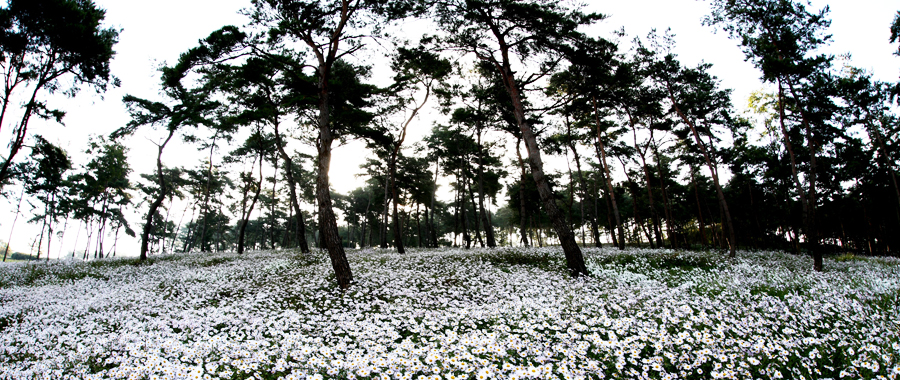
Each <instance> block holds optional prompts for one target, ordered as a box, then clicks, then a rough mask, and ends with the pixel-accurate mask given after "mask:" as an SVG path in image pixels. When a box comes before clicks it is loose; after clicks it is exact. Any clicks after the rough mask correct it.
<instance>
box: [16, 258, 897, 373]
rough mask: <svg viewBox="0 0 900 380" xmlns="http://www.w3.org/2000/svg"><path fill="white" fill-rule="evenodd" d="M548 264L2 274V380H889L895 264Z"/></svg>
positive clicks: (247, 263) (168, 264)
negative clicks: (341, 285) (570, 270)
mask: <svg viewBox="0 0 900 380" xmlns="http://www.w3.org/2000/svg"><path fill="white" fill-rule="evenodd" d="M585 255H586V262H587V266H588V269H589V270H590V271H591V272H592V276H591V277H588V278H582V279H573V278H571V277H569V276H568V275H566V272H565V269H564V262H563V259H562V252H561V251H560V250H559V248H528V249H522V248H502V249H497V250H493V251H489V250H480V249H473V250H469V251H466V250H461V249H440V250H420V251H416V250H413V252H412V253H408V254H405V255H398V254H395V253H390V252H388V251H379V250H367V251H361V252H353V253H350V257H349V258H350V264H351V267H352V268H353V271H354V276H355V280H356V283H355V284H353V286H352V287H351V288H350V289H349V290H348V291H347V292H345V293H342V292H340V291H339V290H338V289H337V286H336V284H335V281H334V280H333V275H330V272H331V265H330V263H329V262H328V259H327V255H325V254H324V253H316V254H312V255H307V256H303V255H300V254H297V253H294V252H288V251H265V252H255V253H251V254H245V255H243V256H237V255H235V254H187V255H171V256H162V257H157V258H154V261H153V262H152V264H150V265H140V266H137V265H133V261H132V260H128V259H119V260H109V261H100V262H88V263H81V262H61V263H51V264H49V265H48V264H11V265H5V266H2V267H0V379H35V378H37V379H67V378H69V379H82V378H86V379H90V378H97V379H107V378H113V379H250V378H254V379H259V378H262V379H281V378H283V379H303V378H307V379H325V378H345V379H376V378H391V379H420V378H424V379H473V378H474V379H479V380H481V379H487V378H499V379H531V378H552V379H579V378H629V379H631V378H634V379H639V378H652V379H686V378H690V379H706V378H735V379H737V378H741V379H743V378H762V379H777V378H876V377H878V376H883V377H885V378H891V379H894V378H897V376H898V375H900V360H898V354H900V340H898V337H900V310H898V309H900V301H898V295H900V261H898V260H896V259H857V258H852V257H850V258H849V259H848V258H847V257H844V258H843V260H839V261H838V260H827V261H826V271H825V272H823V273H815V272H812V271H811V269H810V268H811V267H812V264H811V260H809V259H807V258H806V257H799V256H793V255H788V254H785V253H780V252H745V251H741V252H738V258H737V259H736V260H728V259H726V258H723V257H721V256H719V255H718V254H715V253H696V252H678V251H670V250H642V249H629V250H626V251H624V252H623V251H618V250H615V249H612V248H604V249H585Z"/></svg>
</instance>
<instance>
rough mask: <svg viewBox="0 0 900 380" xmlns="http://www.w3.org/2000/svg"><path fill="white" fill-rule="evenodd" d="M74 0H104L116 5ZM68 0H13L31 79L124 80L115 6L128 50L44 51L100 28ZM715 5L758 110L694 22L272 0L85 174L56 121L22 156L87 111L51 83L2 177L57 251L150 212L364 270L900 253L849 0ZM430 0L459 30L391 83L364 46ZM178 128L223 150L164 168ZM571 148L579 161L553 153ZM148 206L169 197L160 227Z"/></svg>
mask: <svg viewBox="0 0 900 380" xmlns="http://www.w3.org/2000/svg"><path fill="white" fill-rule="evenodd" d="M59 3H66V4H69V5H73V6H74V5H77V7H76V8H78V9H79V12H83V13H84V14H88V15H94V18H96V19H97V20H102V16H103V11H102V10H98V9H95V8H94V6H93V4H90V3H83V2H74V1H70V2H66V1H61V2H59ZM70 3H71V4H70ZM53 4H57V3H53V2H46V3H45V2H34V3H32V2H29V3H24V2H21V1H11V2H10V4H9V6H8V7H7V8H6V9H4V13H3V15H2V16H3V17H4V18H6V21H7V23H6V24H4V25H12V26H7V29H6V33H7V35H9V36H14V37H16V36H21V37H22V39H21V40H17V39H16V38H6V39H4V40H2V41H0V42H2V43H3V59H4V60H3V63H4V65H5V66H4V67H5V72H6V73H7V74H5V75H6V78H7V83H17V82H15V80H13V81H12V82H11V81H10V79H11V78H13V79H14V78H21V79H18V80H19V81H20V83H23V84H24V85H23V86H31V87H28V88H31V89H34V91H35V93H39V92H40V91H41V90H42V88H43V87H42V86H47V83H44V82H41V80H40V79H39V78H38V79H36V78H35V77H34V75H32V74H28V75H26V74H22V73H34V72H37V71H36V70H39V69H43V70H45V71H53V70H68V71H65V72H62V73H61V74H60V75H66V74H67V73H68V74H74V75H72V77H73V78H75V79H76V80H75V83H76V87H75V89H77V86H80V85H83V84H85V83H87V84H93V85H95V86H96V87H98V88H101V89H102V87H103V86H105V85H106V84H107V83H108V82H109V81H112V80H113V79H111V77H110V76H109V73H108V61H109V59H110V58H111V55H109V54H105V55H104V54H95V55H94V56H89V54H88V53H91V54H94V53H96V52H97V51H101V52H106V51H107V50H108V49H111V47H112V45H113V44H114V43H115V41H116V33H117V32H115V31H114V30H102V29H100V28H99V27H97V26H96V25H99V24H96V25H95V27H94V31H93V34H92V35H91V36H90V38H93V39H94V40H96V41H98V42H97V43H96V45H97V46H102V47H104V49H107V50H103V49H99V50H98V49H94V50H91V51H87V50H85V51H74V52H72V53H71V54H73V55H75V56H77V57H80V58H79V59H82V61H77V62H75V63H73V64H71V65H70V66H67V67H61V66H58V65H60V64H61V63H59V62H63V61H64V62H69V61H66V60H65V59H62V60H53V59H49V60H41V59H40V58H42V57H45V58H52V57H55V56H54V55H53V54H57V53H56V52H57V51H60V49H62V48H71V49H75V50H77V46H76V47H72V46H71V44H69V41H68V40H67V39H66V38H63V37H60V35H59V34H58V33H56V34H53V33H51V31H45V30H42V29H40V28H44V27H47V25H45V24H40V23H36V22H35V21H34V20H33V18H31V17H26V16H27V15H30V14H32V13H29V12H33V11H34V9H31V7H52V6H57V5H53ZM710 6H711V12H710V15H709V16H708V17H707V18H706V20H705V23H707V24H708V25H709V26H710V27H711V28H717V29H721V30H723V31H725V32H727V33H728V34H729V35H730V36H731V37H732V38H733V39H734V40H735V42H736V44H738V45H739V46H740V47H741V49H742V50H743V51H744V53H745V54H746V58H747V59H748V60H749V61H750V62H752V63H753V64H754V65H755V66H756V67H757V68H758V69H759V71H760V75H761V79H762V81H763V90H760V91H758V92H756V93H755V94H754V95H753V96H752V97H751V99H750V104H749V107H750V109H751V111H752V113H751V114H741V113H738V112H737V111H736V110H735V107H734V105H733V104H732V101H731V100H732V99H731V91H730V90H729V89H725V88H722V87H721V85H720V82H719V80H718V79H717V78H715V77H714V76H713V75H711V74H710V67H711V65H710V64H705V63H704V64H700V65H697V66H688V65H685V64H684V63H682V62H681V61H679V59H678V57H677V56H676V55H675V54H674V53H672V50H673V47H674V36H671V35H668V34H657V33H655V32H654V33H652V34H650V35H648V36H646V37H644V38H635V39H634V40H633V41H632V43H631V44H630V45H629V46H630V47H631V48H630V49H628V48H627V47H626V46H616V45H615V44H613V43H612V42H610V41H608V40H605V39H603V38H599V37H594V36H588V35H586V34H584V33H583V32H581V30H583V27H584V26H587V25H591V24H593V23H595V22H597V21H599V20H601V19H602V18H603V16H601V15H599V14H593V13H584V12H583V11H582V10H581V9H579V8H577V7H569V6H568V5H566V4H563V3H559V2H555V1H543V0H535V1H522V2H519V1H507V0H477V1H473V0H468V1H456V0H447V1H439V2H436V3H434V2H429V3H428V4H425V3H424V2H419V1H414V0H406V1H391V2H377V1H376V2H355V1H349V0H335V1H287V2H285V1H274V0H273V1H255V2H253V4H252V6H251V7H250V8H249V9H248V10H247V14H248V16H249V17H250V20H251V21H250V23H249V24H248V25H246V26H244V27H242V28H238V27H235V26H225V27H223V28H221V29H219V30H217V31H215V32H213V33H211V34H210V35H209V37H207V38H205V39H204V40H201V41H199V45H198V46H197V47H195V48H193V49H190V50H189V51H187V52H185V53H183V54H182V55H181V57H180V58H179V60H178V61H177V63H176V64H174V65H172V66H167V67H163V68H162V69H161V70H160V73H161V76H160V85H161V89H160V93H161V94H162V99H161V100H159V101H157V100H150V99H144V98H141V97H138V96H133V95H128V96H126V97H125V98H124V99H123V100H124V103H125V105H126V107H128V110H129V112H130V114H131V117H132V121H131V122H130V123H129V124H128V125H127V126H124V127H122V128H120V129H118V130H117V131H115V132H114V133H112V134H111V135H110V136H109V137H108V138H106V137H99V138H97V139H95V140H94V141H93V142H92V144H91V146H90V147H89V149H88V150H87V152H86V153H87V154H89V155H90V156H91V161H90V163H88V164H87V165H86V166H85V167H83V168H79V169H78V170H75V172H76V173H75V174H68V172H69V171H70V170H72V168H71V166H72V165H71V164H70V162H69V159H68V157H67V153H66V152H65V151H63V150H62V149H60V148H59V147H55V146H53V144H51V143H49V142H47V140H45V139H43V138H41V137H40V136H33V137H32V141H33V142H34V143H33V144H32V145H31V146H29V148H31V150H32V154H31V156H30V157H29V158H28V159H26V160H23V161H21V162H19V163H17V164H15V165H10V162H12V159H13V157H14V156H15V155H16V152H17V151H18V149H20V148H21V147H25V145H24V143H23V142H22V141H24V136H25V133H26V132H25V131H26V127H27V123H28V119H29V118H30V116H31V115H36V116H39V117H45V118H46V117H58V118H61V117H62V115H61V114H60V113H58V112H60V111H54V110H52V109H50V108H48V106H47V105H46V104H44V103H41V102H40V101H37V100H32V102H31V103H27V104H26V107H25V109H24V110H23V112H24V115H25V116H24V117H23V118H22V120H21V121H20V122H19V123H18V124H17V125H16V127H15V128H16V133H17V135H16V136H22V137H21V138H19V137H16V138H17V139H19V140H15V141H14V142H13V144H11V146H12V147H13V150H12V151H11V152H10V154H9V155H8V157H9V159H8V160H7V161H6V162H5V163H4V166H3V167H2V171H0V180H2V181H3V183H6V184H8V183H12V182H14V181H18V182H20V183H22V184H23V185H24V186H23V187H22V193H21V194H6V196H7V198H8V199H10V200H11V201H12V202H15V201H19V202H21V199H23V197H24V198H27V199H28V201H29V202H32V201H36V202H35V205H40V206H39V207H36V210H38V211H36V213H35V215H36V216H34V217H33V218H32V219H31V220H30V221H31V222H34V223H40V224H41V225H42V230H41V237H40V238H39V240H40V241H41V242H42V243H39V244H38V245H39V246H40V245H41V244H45V245H46V246H47V250H48V251H49V250H50V243H51V237H52V236H54V231H55V230H57V229H59V225H60V224H62V225H63V228H62V230H65V229H66V225H68V223H75V222H77V223H79V226H80V227H79V231H81V230H83V231H85V235H86V240H87V243H82V244H85V249H84V250H83V251H82V255H83V257H84V258H87V257H89V256H91V257H98V258H99V257H104V256H107V255H110V254H114V253H115V246H116V241H117V240H116V239H117V238H118V236H119V234H120V233H125V234H130V235H136V234H139V235H140V238H141V242H142V247H141V258H142V259H143V258H146V256H147V255H148V254H150V253H153V252H159V251H184V252H190V251H222V250H235V251H237V252H238V253H241V252H243V251H244V250H246V249H248V248H253V249H273V248H299V249H300V250H301V251H303V252H308V251H309V250H310V248H311V247H321V248H325V249H326V250H327V251H328V253H329V255H330V257H331V260H332V264H333V265H334V270H335V273H336V274H337V279H338V282H339V283H340V285H341V287H346V286H348V285H349V284H350V281H351V280H352V274H351V272H350V268H349V264H347V261H346V257H345V254H344V248H346V247H371V246H379V247H382V248H393V249H396V250H397V251H398V252H401V253H402V252H403V251H404V247H408V246H416V247H437V246H447V245H455V246H464V247H467V248H468V247H471V246H473V245H481V246H487V247H494V246H497V245H509V244H521V245H544V244H558V245H560V246H561V247H562V249H563V251H564V253H565V255H566V259H567V263H568V267H569V270H570V271H571V272H572V273H573V274H576V275H577V274H584V273H587V270H586V269H585V267H584V263H583V259H582V257H581V252H580V248H579V244H581V245H588V244H590V245H595V246H601V245H602V243H601V242H610V243H611V244H613V245H614V246H618V247H620V248H624V246H625V245H626V244H628V245H635V244H640V245H647V246H650V247H672V248H702V247H719V248H722V249H726V250H728V251H730V254H731V255H732V256H733V255H734V254H735V249H736V248H737V247H747V248H777V249H788V250H793V251H796V252H808V253H810V254H811V255H812V256H813V257H814V258H815V266H816V269H819V270H821V268H822V256H823V255H824V254H826V253H827V252H829V251H836V250H841V251H847V250H852V251H855V252H859V253H865V254H894V253H896V251H897V247H898V244H900V188H898V183H897V178H896V176H897V161H898V153H900V152H897V150H898V147H900V144H898V141H897V139H898V137H897V136H898V134H897V131H898V119H897V116H896V115H895V114H894V113H893V110H894V107H895V100H896V99H895V98H896V96H897V94H898V84H897V83H882V82H878V81H875V80H873V79H872V73H868V72H866V71H865V70H861V69H858V68H855V67H853V66H852V65H850V64H849V62H848V61H846V60H844V61H839V60H837V59H836V58H835V57H833V56H830V55H826V54H823V53H821V48H822V47H824V46H825V45H826V44H827V43H828V40H829V38H830V37H829V36H828V34H827V27H828V25H829V20H828V13H827V8H826V9H823V10H820V11H814V10H810V9H807V7H806V5H804V4H803V3H802V2H792V1H781V0H777V1H776V0H739V1H733V0H729V1H726V0H712V1H710ZM51 13H52V12H51ZM98 15H99V16H98ZM410 18H417V19H426V20H430V21H431V23H432V24H431V25H433V27H434V30H435V31H436V34H435V35H429V36H423V37H422V38H420V39H419V40H418V41H412V42H411V41H404V40H401V39H400V37H399V36H394V38H393V39H391V40H390V43H389V44H388V43H386V42H385V41H382V42H381V43H380V46H385V44H387V45H390V49H391V53H390V54H389V55H388V56H387V57H385V59H384V64H385V65H389V69H390V71H391V72H392V73H393V77H392V78H391V81H390V83H388V84H384V85H374V84H372V83H370V76H371V74H372V71H373V67H372V66H371V65H372V64H379V61H377V60H376V61H368V62H363V61H362V60H360V59H359V58H357V56H358V55H359V54H361V53H362V52H366V54H375V52H376V50H374V49H372V42H371V39H370V38H371V36H373V35H374V34H378V33H382V32H389V31H392V30H397V29H396V24H397V23H398V22H400V23H402V21H403V20H406V19H410ZM32 24H33V25H32ZM401 25H402V24H401ZM60 27H62V26H60ZM392 28H394V29H392ZM891 31H892V34H891V35H890V36H887V35H886V36H881V37H878V38H886V39H887V38H890V39H891V41H892V42H896V39H897V38H898V35H900V14H898V17H897V18H895V22H894V24H893V26H892V29H891ZM41 33H44V34H46V35H47V36H48V37H47V38H43V39H41V38H30V37H29V36H30V35H43V34H41ZM17 38H18V37H17ZM56 38H59V40H56ZM86 38H87V37H86ZM9 41H19V43H18V44H16V43H12V42H9ZM23 41H24V42H23ZM67 44H68V45H67ZM57 47H59V48H57ZM110 51H111V50H110ZM378 51H382V50H378ZM67 54H68V53H67ZM61 57H69V56H61ZM84 57H87V58H84ZM41 65H45V66H41ZM91 65H93V66H91ZM104 70H106V71H104ZM54 72H55V71H54ZM15 73H19V74H15ZM14 74H15V75H20V76H19V77H16V76H15V75H14ZM88 74H92V75H93V76H91V75H88ZM79 81H80V82H79ZM42 83H43V84H42ZM13 90H16V88H15V86H12V87H10V86H9V85H8V86H7V97H6V98H5V99H6V100H5V103H4V112H5V110H6V108H7V105H8V104H9V99H10V95H9V94H11V93H12V92H13ZM44 90H46V89H44ZM73 93H74V92H73ZM428 108H434V109H438V110H440V111H441V113H442V114H443V115H444V116H443V118H442V119H441V120H439V121H438V122H436V123H435V124H434V125H432V126H431V131H430V133H429V134H428V135H427V137H426V138H425V139H424V140H423V141H419V142H410V141H408V140H407V134H408V133H409V131H410V128H421V126H419V125H417V123H416V120H417V117H418V116H419V115H420V113H421V111H422V110H424V109H428ZM55 112H56V113H55ZM0 121H2V120H0ZM147 127H153V128H156V130H157V133H158V136H159V139H158V140H157V141H155V142H153V143H154V144H155V145H156V147H157V152H158V154H157V156H156V157H155V159H156V160H155V162H156V170H155V171H154V172H153V173H145V174H142V175H141V177H142V181H140V182H139V183H130V182H129V179H128V173H129V166H128V163H127V162H125V161H124V152H125V147H124V146H123V145H122V144H123V141H124V139H126V138H127V136H129V135H132V134H133V133H135V131H137V130H139V129H143V128H147ZM173 139H181V140H184V141H187V142H189V143H193V144H195V145H196V146H197V147H198V149H199V150H200V151H202V152H203V154H204V156H205V157H206V158H205V159H204V161H203V162H198V163H196V164H194V165H190V164H188V165H182V164H184V163H179V165H182V166H166V165H164V164H163V161H164V159H163V158H164V157H168V155H164V153H166V146H168V145H169V143H170V142H171V141H173ZM351 139H352V140H361V141H364V142H365V144H366V146H367V148H368V151H369V152H370V157H371V159H369V160H368V161H367V163H366V164H365V165H364V168H365V170H366V172H367V181H366V186H364V187H362V188H359V189H356V190H353V191H351V192H349V193H348V194H346V195H344V194H338V193H335V192H333V191H332V190H331V188H330V186H329V185H330V180H329V176H330V175H331V174H335V175H343V173H330V170H329V168H330V163H331V161H332V159H340V157H337V156H335V157H333V154H332V151H331V149H332V145H333V142H334V141H336V140H337V141H347V140H351ZM17 141H18V142H17ZM16 144H18V145H16ZM17 146H18V148H17ZM311 152H314V153H311ZM547 156H556V157H558V159H564V160H565V161H564V162H565V164H566V166H565V167H566V169H565V170H563V171H560V172H557V173H551V172H545V170H544V160H545V159H546V157H547ZM7 167H10V169H9V170H7ZM438 183H449V184H450V189H449V193H450V194H451V195H452V199H450V200H447V199H438V197H437V189H438V185H437V184H438ZM504 183H507V184H508V185H507V186H505V188H504V185H503V184H504ZM9 188H10V187H9V186H5V187H4V189H9ZM130 189H137V190H139V191H140V193H142V195H141V197H139V199H140V200H134V199H132V198H131V196H130V194H131V193H129V190H130ZM7 191H8V190H7ZM17 195H18V196H17ZM176 204H187V205H188V207H187V208H182V209H180V210H176V209H175V208H176V207H175V205H176ZM126 207H140V208H141V210H146V211H145V215H146V218H145V220H144V221H143V222H142V223H140V224H141V228H140V231H135V229H133V228H131V227H130V225H129V223H128V221H127V220H125V218H124V217H123V213H122V210H123V209H124V208H126ZM41 210H42V211H41ZM45 232H46V241H45V240H44V239H45V238H44V233H45ZM109 237H112V240H111V241H110V240H108V239H109ZM60 238H62V237H60ZM76 239H78V238H77V237H76ZM90 252H93V253H92V254H89V253H90Z"/></svg>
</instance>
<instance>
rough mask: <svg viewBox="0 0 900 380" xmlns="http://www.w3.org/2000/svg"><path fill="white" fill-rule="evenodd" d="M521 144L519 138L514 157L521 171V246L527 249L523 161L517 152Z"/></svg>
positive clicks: (519, 152)
mask: <svg viewBox="0 0 900 380" xmlns="http://www.w3.org/2000/svg"><path fill="white" fill-rule="evenodd" d="M521 143H522V139H521V138H519V139H518V140H517V141H516V156H518V157H519V168H521V171H522V178H520V179H519V216H520V218H519V219H520V220H519V230H520V231H521V233H522V245H524V246H526V247H528V246H529V244H528V225H527V224H528V223H527V220H526V217H525V177H526V172H525V160H523V159H522V153H521V151H520V150H519V145H520V144H521Z"/></svg>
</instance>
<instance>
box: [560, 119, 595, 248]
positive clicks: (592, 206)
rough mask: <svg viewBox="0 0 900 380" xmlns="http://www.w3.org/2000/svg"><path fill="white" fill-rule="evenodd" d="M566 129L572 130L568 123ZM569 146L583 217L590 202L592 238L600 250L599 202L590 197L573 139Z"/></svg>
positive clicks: (569, 141) (589, 220)
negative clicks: (585, 203)
mask: <svg viewBox="0 0 900 380" xmlns="http://www.w3.org/2000/svg"><path fill="white" fill-rule="evenodd" d="M566 128H567V130H568V128H570V125H569V124H568V123H566ZM568 145H569V149H570V150H571V151H572V155H573V156H574V157H575V170H576V173H577V174H578V186H579V188H580V190H581V200H582V216H583V215H584V211H583V210H584V206H583V204H584V202H590V204H588V207H587V209H588V210H590V211H591V213H590V215H589V216H588V223H590V225H591V236H592V237H593V239H594V246H596V247H597V248H600V247H602V246H603V244H602V243H600V230H599V229H598V228H597V212H596V210H597V207H596V206H597V205H596V203H597V202H595V201H594V199H593V198H591V197H589V196H588V187H587V182H586V181H585V179H584V172H582V171H581V156H580V155H579V154H578V151H577V150H575V144H574V143H573V142H572V140H571V139H568Z"/></svg>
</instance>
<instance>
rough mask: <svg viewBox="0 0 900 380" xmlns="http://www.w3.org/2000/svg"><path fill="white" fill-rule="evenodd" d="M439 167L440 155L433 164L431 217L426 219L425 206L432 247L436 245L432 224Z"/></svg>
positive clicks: (435, 235) (435, 232)
mask: <svg viewBox="0 0 900 380" xmlns="http://www.w3.org/2000/svg"><path fill="white" fill-rule="evenodd" d="M440 168H441V157H440V156H438V158H437V162H436V163H435V165H434V189H432V191H431V219H428V207H426V208H425V223H426V224H427V225H428V229H429V231H431V232H430V234H431V243H432V245H431V246H432V247H434V248H437V246H438V238H437V228H436V227H435V225H434V198H435V197H436V196H437V180H438V171H439V170H440Z"/></svg>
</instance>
